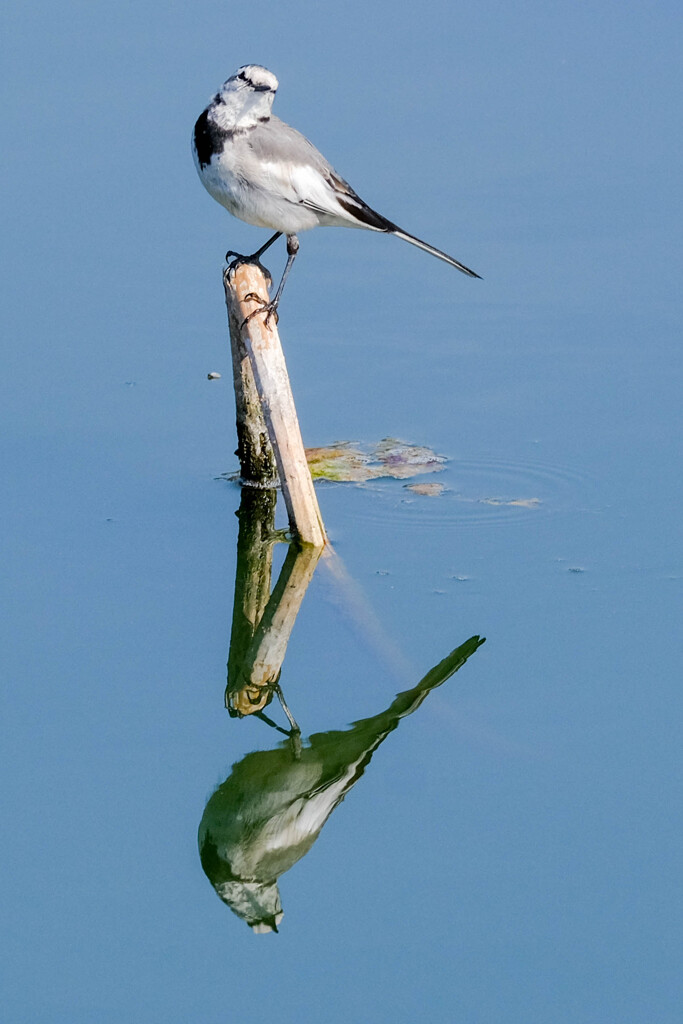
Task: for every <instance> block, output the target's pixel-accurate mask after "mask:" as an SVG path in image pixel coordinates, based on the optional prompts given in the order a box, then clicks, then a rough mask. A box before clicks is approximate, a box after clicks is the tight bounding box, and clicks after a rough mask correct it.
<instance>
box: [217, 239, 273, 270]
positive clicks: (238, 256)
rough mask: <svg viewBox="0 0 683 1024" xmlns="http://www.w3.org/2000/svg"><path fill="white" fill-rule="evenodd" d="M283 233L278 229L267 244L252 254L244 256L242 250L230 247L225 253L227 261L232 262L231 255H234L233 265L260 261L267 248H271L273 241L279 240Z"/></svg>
mask: <svg viewBox="0 0 683 1024" xmlns="http://www.w3.org/2000/svg"><path fill="white" fill-rule="evenodd" d="M281 234H282V232H281V231H276V232H275V234H274V235H273V236H272V238H269V239H268V241H267V242H266V244H265V245H262V246H261V248H260V249H257V250H256V252H254V253H252V254H251V256H243V255H242V253H240V252H235V251H234V250H233V249H228V251H227V252H226V254H225V262H226V263H229V262H230V257H231V256H234V257H235V259H234V261H233V267H235V266H237V264H238V263H258V262H259V260H260V259H261V256H263V254H264V252H265V251H266V249H270V247H271V245H272V244H273V242H277V240H278V238H279V237H280V235H281Z"/></svg>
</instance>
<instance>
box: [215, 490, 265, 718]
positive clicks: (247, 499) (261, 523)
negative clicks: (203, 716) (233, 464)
mask: <svg viewBox="0 0 683 1024" xmlns="http://www.w3.org/2000/svg"><path fill="white" fill-rule="evenodd" d="M276 500H277V495H276V492H275V491H274V490H256V489H254V488H251V487H243V488H242V500H241V502H240V508H239V512H238V513H237V517H238V519H239V533H238V537H237V572H236V574H235V601H234V605H233V612H232V633H231V636H230V653H229V655H228V686H227V689H226V693H225V699H226V706H227V704H228V694H229V693H230V692H231V691H233V690H235V689H239V686H236V685H234V684H235V680H236V679H237V677H238V676H239V675H241V668H242V665H243V663H244V659H245V656H246V653H247V651H248V650H249V646H250V644H251V641H252V639H253V637H254V633H255V632H256V628H257V626H258V624H259V622H260V621H261V619H262V618H263V613H264V611H265V608H266V605H267V603H268V597H269V594H270V579H271V572H272V565H273V539H272V538H273V532H274V525H275V503H276Z"/></svg>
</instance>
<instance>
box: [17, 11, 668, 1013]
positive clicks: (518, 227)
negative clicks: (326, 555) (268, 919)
mask: <svg viewBox="0 0 683 1024" xmlns="http://www.w3.org/2000/svg"><path fill="white" fill-rule="evenodd" d="M677 14H678V11H677V8H676V7H674V5H673V4H668V3H662V4H659V5H657V6H656V8H655V7H652V8H650V7H628V8H623V7H622V8H619V9H618V10H617V9H616V8H614V7H613V5H610V4H608V3H605V2H598V3H596V4H593V5H591V7H590V8H585V9H583V8H582V9H579V8H576V9H575V8H569V7H568V8H566V9H560V8H556V7H548V6H547V5H543V4H540V3H531V4H528V5H526V6H524V7H523V8H521V9H520V8H510V9H509V10H508V11H501V10H500V9H499V7H498V6H497V5H494V4H491V3H484V4H483V5H479V6H478V7H477V9H476V10H474V9H472V8H471V6H470V5H465V4H461V3H456V4H455V5H454V4H452V3H451V4H445V3H444V4H442V3H439V2H436V0H428V3H427V4H426V5H422V6H421V8H420V10H419V11H413V10H412V9H410V10H409V9H406V11H398V10H396V9H394V8H393V7H390V6H389V5H388V4H386V3H384V2H380V3H378V4H376V5H374V7H373V8H372V9H370V10H367V9H366V8H365V7H362V6H361V5H358V4H355V3H352V4H351V5H350V6H349V5H346V6H345V7H342V8H335V9H334V10H327V9H326V8H324V7H321V8H316V10H315V11H313V10H312V9H310V8H309V7H307V6H306V5H304V4H300V3H298V2H297V3H294V4H292V5H289V6H287V7H283V6H282V5H273V4H266V6H265V8H263V9H262V10H255V9H253V8H249V9H240V10H235V9H233V8H232V7H230V6H223V7H221V6H220V5H219V6H218V7H216V5H215V4H213V5H210V4H204V3H202V2H200V3H198V4H194V5H193V6H192V8H191V9H190V8H189V7H188V8H187V9H186V10H176V9H169V10H167V11H166V10H164V11H162V10H161V9H160V8H159V7H158V6H157V5H154V4H151V3H147V2H142V3H139V4H137V5H134V6H130V5H120V4H118V5H114V4H109V3H103V4H99V5H95V6H87V5H82V4H75V3H74V4H66V6H65V5H60V7H59V8H56V7H53V6H51V5H47V4H43V3H38V2H37V3H34V4H29V5H18V4H17V5H13V6H11V7H10V8H9V11H8V12H6V14H5V15H4V21H5V31H4V32H3V38H4V42H3V48H4V54H3V67H4V68H5V71H6V75H5V84H4V92H3V97H4V102H3V121H4V123H5V126H6V136H5V138H6V140H8V141H7V144H6V145H5V147H4V155H3V168H4V170H5V172H6V185H5V188H4V190H3V200H4V202H3V205H4V207H5V225H6V226H5V231H4V232H3V242H4V245H5V246H6V249H7V254H6V260H5V264H4V266H5V269H4V272H3V278H2V285H3V290H4V292H5V301H4V303H3V308H4V310H5V314H6V315H5V339H6V341H5V355H4V366H5V370H4V374H3V402H2V420H3V436H4V439H5V445H4V451H5V467H4V470H3V477H4V483H5V487H4V494H3V505H4V521H5V538H6V541H7V544H6V555H5V559H4V561H5V573H4V577H5V587H4V590H5V592H6V594H7V597H8V600H7V603H6V606H5V611H4V613H3V619H2V624H3V627H4V632H5V633H6V637H5V643H4V645H3V646H4V650H5V652H6V668H5V673H4V675H5V680H6V682H5V687H4V696H3V716H2V720H3V730H2V731H3V743H2V748H3V754H4V756H3V765H4V780H3V781H4V786H3V791H4V797H3V808H4V821H5V825H6V828H5V839H4V841H3V842H2V844H1V847H0V849H1V850H2V860H3V862H4V872H3V877H4V886H3V889H4V892H3V904H4V911H5V912H4V918H5V922H6V926H5V940H4V942H3V957H2V962H3V975H4V976H3V980H2V988H3V1005H4V1011H3V1016H4V1017H5V1019H7V1020H8V1021H12V1022H13V1024H14V1022H16V1024H28V1022H31V1024H33V1022H43V1021H46V1022H47V1021H50V1022H57V1021H65V1022H66V1021H68V1022H70V1024H74V1022H81V1021H83V1022H85V1021H88V1022H90V1021H93V1020H96V1021H98V1022H103V1024H108V1022H119V1021H134V1022H138V1021H139V1022H157V1021H158V1022H162V1021H163V1022H164V1024H170V1022H176V1021H177V1022H187V1021H195V1020H197V1021H202V1022H219V1021H221V1022H223V1021H235V1022H239V1024H248V1022H252V1021H254V1022H255V1021H262V1020H264V1019H265V1018H269V1017H273V1018H277V1019H278V1020H281V1021H285V1022H289V1021H301V1020H304V1021H311V1022H314V1021H319V1020H325V1021H329V1022H331V1024H336V1022H337V1021H339V1022H342V1021H343V1022H348V1021H368V1022H372V1024H383V1022H385V1021H386V1022H392V1024H394V1022H403V1021H405V1022H412V1021H415V1020H417V1019H428V1020H430V1021H433V1022H438V1024H440V1022H444V1024H446V1022H448V1024H451V1022H453V1021H460V1020H462V1021H466V1022H468V1024H470V1022H480V1021H481V1022H490V1021H506V1022H517V1021H519V1022H520V1024H521V1022H524V1024H529V1022H538V1024H547V1022H549V1021H553V1022H565V1021H566V1022H568V1024H569V1022H571V1024H576V1022H581V1024H584V1022H585V1024H587V1022H590V1024H593V1022H595V1024H598V1022H599V1024H603V1022H604V1021H606V1020H618V1021H620V1022H627V1024H630V1022H639V1024H640V1022H648V1024H649V1022H651V1021H657V1024H667V1022H674V1021H678V1020H679V1018H680V1005H681V995H682V994H681V991H680V981H679V978H680V968H679V965H678V961H679V954H678V951H679V948H680V944H681V927H680V924H681V918H680V904H679V902H678V891H679V888H680V885H679V875H680V856H681V845H682V844H681V838H682V830H681V824H680V817H679V807H680V780H681V769H680V755H679V747H680V741H679V734H680V717H679V716H680V709H681V698H680V692H681V691H680V664H681V649H680V648H681V645H680V621H681V612H680V594H681V578H682V564H681V562H682V560H681V545H680V527H679V524H680V508H681V484H680V479H681V474H680V447H679V445H678V437H679V421H680V413H679V409H680V397H679V381H680V370H681V359H680V334H681V332H680V324H681V316H680V304H679V294H680V277H681V261H680V250H679V248H678V246H677V240H678V237H677V236H678V231H677V229H676V226H675V224H674V211H675V210H676V209H677V205H678V181H679V180H680V164H681V147H680V142H679V139H678V136H677V134H676V132H675V128H674V125H675V124H676V123H677V122H676V116H675V114H676V111H675V108H674V97H675V96H676V95H677V94H679V93H680V85H681V69H680V63H679V62H678V59H677V33H678V32H679V31H680V27H679V24H678V18H677ZM247 61H259V62H262V63H264V64H266V65H267V66H269V67H271V68H272V69H273V70H274V71H275V72H276V74H277V75H278V77H279V78H280V92H279V94H278V97H277V100H276V104H277V106H276V110H277V112H278V113H279V115H280V116H281V117H283V118H284V119H285V120H289V121H291V122H292V123H294V124H296V125H297V126H298V127H299V128H301V129H302V130H303V131H305V132H306V134H308V135H309V136H310V137H311V138H312V139H313V141H314V142H315V143H316V144H317V145H318V146H319V147H320V148H321V149H322V150H323V152H325V153H326V155H327V156H328V157H329V158H330V159H331V160H332V162H333V163H334V164H335V165H336V166H337V168H338V170H339V171H340V172H341V173H342V174H343V175H344V176H345V177H347V178H348V179H349V180H350V181H351V183H352V184H353V186H354V187H355V188H356V189H357V190H358V192H359V193H360V194H361V195H362V196H363V197H364V198H365V199H366V200H367V201H368V202H369V203H371V205H374V206H376V207H377V208H379V209H380V211H381V212H382V213H384V214H385V215H386V216H388V217H390V218H391V219H392V220H394V221H396V222H398V223H399V224H401V225H402V226H404V227H405V228H406V229H407V230H409V231H414V232H415V233H416V234H418V235H419V236H420V237H424V238H426V239H428V240H429V241H430V242H432V243H433V244H435V245H437V246H439V247H441V248H444V249H446V250H448V251H452V252H453V254H454V256H456V257H457V258H459V259H461V260H463V261H464V262H465V263H466V264H467V265H468V266H472V267H473V268H474V269H475V270H477V271H478V272H479V273H480V274H482V276H483V277H484V280H483V281H481V282H480V281H471V280H468V279H466V278H465V277H463V276H461V275H459V274H457V272H456V271H454V270H452V268H449V267H447V266H446V265H443V264H440V263H438V262H436V261H434V260H431V259H430V258H429V257H428V256H427V255H425V254H424V253H420V252H418V251H417V250H414V249H412V248H410V247H408V246H406V245H404V244H402V243H400V242H399V241H397V240H395V239H391V238H385V237H378V236H375V235H371V234H370V233H367V232H352V231H348V232H344V231H331V230H329V231H319V232H314V233H311V234H307V235H305V236H303V237H302V240H301V243H302V244H301V253H300V256H299V257H298V260H297V263H296V265H295V268H294V271H293V273H292V277H291V280H290V282H289V283H288V285H287V289H286V291H285V295H284V299H283V305H282V308H281V319H280V333H281V337H282V340H283V344H284V347H285V352H286V355H287V360H288V364H289V369H290V374H291V378H292V384H293V389H294V394H295V398H296V402H297V408H298V411H299V415H300V420H301V425H302V430H303V434H304V437H305V440H306V442H307V443H308V444H311V445H320V444H327V443H330V442H333V441H337V440H346V439H349V440H356V441H361V442H373V441H377V440H379V439H381V438H383V437H386V436H393V437H397V438H402V439H404V440H406V441H410V442H413V443H415V444H421V445H428V446H429V447H431V448H432V449H433V450H434V451H436V452H437V453H439V454H441V455H444V456H446V457H448V459H449V461H448V463H447V464H446V468H445V469H444V471H443V472H442V473H440V474H434V475H430V476H429V477H425V478H424V480H425V481H426V480H429V481H435V480H438V481H439V482H441V483H443V484H444V491H443V493H442V494H441V495H439V496H438V497H429V496H422V495H416V494H415V493H413V492H411V491H409V490H407V489H406V487H405V486H404V484H405V483H406V482H407V481H400V480H386V481H373V482H372V483H371V484H368V485H363V486H356V485H353V484H334V483H321V484H319V485H318V497H319V501H320V505H321V509H322V514H323V517H324V520H325V524H326V527H327V529H328V532H329V535H330V538H331V540H332V543H333V546H334V549H335V552H336V553H337V555H338V557H339V559H340V562H341V564H342V566H343V572H342V573H341V576H340V574H339V573H338V574H337V575H334V574H332V573H330V572H329V569H328V568H327V567H326V566H325V565H320V566H319V568H318V570H317V571H316V574H315V577H314V578H313V581H312V583H311V585H310V587H309V589H308V591H307V593H306V596H305V598H304V600H303V604H302V608H301V612H300V614H299V617H298V619H297V621H296V624H295V626H294V629H293V633H292V637H291V640H290V643H289V648H288V651H287V657H286V661H285V664H284V667H283V670H282V676H281V683H282V687H283V691H284V693H285V695H286V698H287V702H288V704H289V706H290V707H291V709H292V711H293V712H294V713H295V716H296V719H297V721H298V723H299V725H300V726H301V730H302V734H303V737H304V744H306V742H307V740H306V738H307V737H308V736H310V735H311V734H320V733H327V732H329V731H335V730H340V731H343V730H345V729H347V727H348V725H349V723H351V722H354V721H358V720H362V719H368V718H371V717H372V716H376V715H378V714H379V713H380V712H382V711H383V710H384V709H387V708H388V707H389V706H390V705H391V704H392V701H393V700H394V695H395V694H396V693H398V692H401V691H406V690H409V689H410V688H411V687H415V686H416V685H417V683H418V682H419V680H420V679H422V677H424V676H425V674H426V673H427V672H428V671H429V670H430V669H431V668H432V667H433V666H435V665H436V664H437V663H438V662H440V661H441V660H442V659H443V658H445V657H446V656H447V655H448V654H449V652H451V651H452V650H453V649H454V648H456V647H458V645H460V644H462V643H463V642H464V641H466V640H467V639H468V638H469V637H472V636H474V635H480V636H485V637H486V643H485V644H484V645H483V646H482V647H481V648H480V649H478V650H477V651H476V652H475V653H473V654H472V655H471V657H470V658H469V660H468V661H467V663H466V664H464V665H463V666H462V667H461V668H460V669H459V670H458V672H457V674H456V675H454V676H453V677H452V678H450V679H449V680H447V681H446V682H444V683H443V685H441V686H439V688H438V689H436V690H435V691H434V692H433V693H430V694H429V695H428V697H427V698H426V699H425V701H424V703H423V704H422V705H421V706H420V707H419V709H417V710H416V711H415V712H414V714H411V716H410V717H409V718H407V719H405V720H403V721H401V722H400V724H399V727H398V728H396V729H395V730H394V731H392V732H391V733H390V734H388V735H387V736H386V737H385V739H384V740H383V742H382V743H381V745H380V746H378V747H377V749H376V750H375V752H374V754H373V756H372V760H371V762H370V763H369V764H367V766H366V767H365V771H364V773H363V774H362V777H360V778H358V779H357V781H356V782H355V784H354V785H353V787H352V788H350V789H349V790H348V795H347V797H346V799H345V800H344V801H343V803H341V804H340V805H339V806H338V807H337V808H336V809H335V810H334V811H333V813H331V816H330V817H329V820H328V821H327V823H326V824H325V825H324V827H323V829H322V831H321V832H320V836H319V838H318V839H317V841H316V842H315V845H314V846H313V847H312V849H311V850H310V852H309V853H307V854H306V855H305V856H303V857H302V858H301V859H300V860H298V861H297V862H296V863H295V864H294V866H293V867H292V868H291V871H288V872H286V873H284V874H283V875H282V877H281V879H280V882H279V889H280V894H281V899H282V906H283V910H284V917H283V919H282V921H281V923H280V924H279V926H278V927H279V933H278V934H269V935H254V934H252V932H251V931H250V930H249V928H248V927H247V925H245V923H244V922H243V921H241V920H239V919H238V918H237V917H236V916H235V915H234V914H232V913H231V911H230V910H229V909H228V908H227V907H226V906H224V905H223V904H222V903H221V901H220V900H219V899H218V898H217V897H216V894H215V892H214V891H213V889H212V887H211V885H210V884H209V882H208V880H207V878H206V876H205V874H204V872H203V871H202V867H201V864H200V860H199V853H198V846H197V831H198V828H199V823H200V820H201V819H202V815H203V814H204V808H205V806H206V803H207V801H208V800H209V798H210V797H211V795H212V793H213V792H214V791H215V790H216V788H217V787H219V786H220V785H221V784H223V782H224V781H225V780H226V779H227V778H228V777H229V775H230V773H231V770H232V766H233V765H235V764H238V763H239V762H240V761H242V759H243V758H244V757H245V756H246V755H247V754H250V753H252V752H253V751H257V750H271V749H273V748H274V747H276V746H277V744H278V742H279V741H280V740H281V739H282V737H281V736H279V735H278V734H277V733H275V732H274V731H273V730H272V729H270V728H269V727H268V726H267V725H266V724H265V723H263V722H259V721H256V720H253V719H252V720H250V719H244V720H237V719H231V718H230V717H229V716H228V714H227V712H226V711H225V709H224V706H223V691H224V688H225V684H226V668H225V666H226V661H227V657H228V646H229V640H230V630H231V620H232V600H233V588H234V580H235V570H236V543H237V525H238V524H237V519H236V516H235V512H236V510H237V508H238V506H239V501H240V494H239V489H238V487H237V486H236V485H235V484H230V483H226V482H225V480H223V479H219V478H220V477H221V474H223V473H226V472H230V471H231V470H234V469H235V468H236V461H235V458H234V456H233V454H232V452H233V450H234V447H235V438H234V425H233V408H232V395H231V380H230V360H229V352H228V347H227V330H226V323H225V310H224V305H223V295H222V286H221V276H220V275H221V260H222V255H223V253H224V251H225V250H226V249H227V248H229V247H230V248H235V249H240V248H243V249H244V250H247V251H249V250H251V249H253V248H254V247H255V246H256V245H257V244H260V241H262V239H261V236H260V234H259V232H258V231H257V230H256V229H253V228H249V227H247V226H246V225H242V224H238V223H237V222H235V221H233V220H232V219H231V218H229V217H228V215H227V214H226V213H225V212H224V211H222V210H221V209H220V208H219V207H218V206H217V205H216V204H215V203H213V202H212V201H211V200H210V198H209V197H208V196H207V195H206V194H205V193H204V191H203V189H202V188H201V185H200V183H199V181H198V180H197V179H196V175H195V172H194V170H193V167H192V162H191V158H190V155H189V134H190V130H191V127H192V124H193V123H194V119H195V118H196V117H197V115H198V114H199V112H200V111H201V109H202V107H203V105H204V104H205V102H206V100H207V98H208V97H209V95H211V93H212V91H214V90H215V88H216V87H217V86H218V85H219V84H220V82H221V81H222V80H223V79H224V78H225V77H227V76H228V75H229V74H230V73H232V71H234V69H235V68H236V67H237V66H239V65H240V64H242V63H245V62H247ZM268 257H269V258H268V260H267V261H266V262H267V264H268V266H269V267H270V268H271V270H272V272H273V274H274V276H275V275H277V273H278V272H279V271H280V269H281V267H282V266H283V265H284V253H283V251H282V250H278V249H277V247H274V248H273V250H272V253H270V252H269V254H268ZM211 371H216V372H219V373H221V374H222V376H221V377H220V379H217V380H212V381H208V380H207V374H208V373H209V372H211ZM278 516H279V523H280V525H281V524H282V513H281V512H279V513H278ZM283 558H284V551H283V550H278V551H277V552H276V555H275V572H277V571H278V569H279V566H280V565H281V564H282V560H283ZM268 711H269V713H271V714H272V716H273V718H274V719H277V721H278V724H280V725H282V724H284V723H285V720H284V718H283V715H282V712H281V711H280V709H279V707H278V705H277V702H274V703H273V704H272V705H270V707H269V709H268Z"/></svg>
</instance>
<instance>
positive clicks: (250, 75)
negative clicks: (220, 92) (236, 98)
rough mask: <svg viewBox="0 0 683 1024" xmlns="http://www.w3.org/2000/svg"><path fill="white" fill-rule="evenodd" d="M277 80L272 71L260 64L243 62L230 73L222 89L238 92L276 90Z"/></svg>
mask: <svg viewBox="0 0 683 1024" xmlns="http://www.w3.org/2000/svg"><path fill="white" fill-rule="evenodd" d="M277 87H278V80H277V78H276V77H275V75H274V74H273V72H272V71H268V69H267V68H263V67H261V66H260V64H245V65H244V67H241V68H238V70H237V71H236V72H235V74H234V75H232V76H231V77H230V78H229V79H228V80H227V82H226V83H225V85H224V86H223V89H226V90H227V89H228V88H229V89H230V90H231V91H236V92H237V91H239V92H247V91H250V90H251V91H253V92H260V93H266V92H272V93H275V92H277Z"/></svg>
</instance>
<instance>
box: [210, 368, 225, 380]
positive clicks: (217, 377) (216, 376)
mask: <svg viewBox="0 0 683 1024" xmlns="http://www.w3.org/2000/svg"><path fill="white" fill-rule="evenodd" d="M220 376H221V375H220V373H216V371H215V370H212V371H211V373H207V375H206V379H207V380H220Z"/></svg>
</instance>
